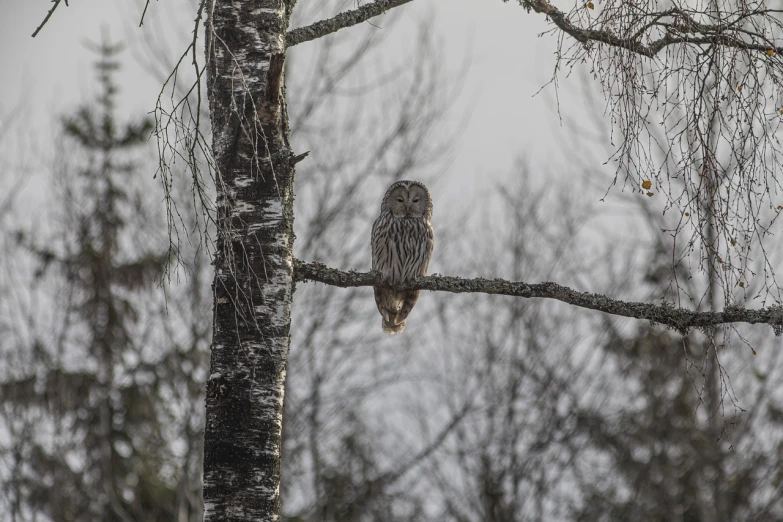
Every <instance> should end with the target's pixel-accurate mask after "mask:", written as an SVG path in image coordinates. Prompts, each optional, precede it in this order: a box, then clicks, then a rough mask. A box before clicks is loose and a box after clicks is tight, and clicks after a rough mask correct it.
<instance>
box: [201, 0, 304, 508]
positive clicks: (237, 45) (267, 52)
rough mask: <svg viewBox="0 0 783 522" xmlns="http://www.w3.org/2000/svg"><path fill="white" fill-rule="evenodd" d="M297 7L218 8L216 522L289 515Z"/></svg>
mask: <svg viewBox="0 0 783 522" xmlns="http://www.w3.org/2000/svg"><path fill="white" fill-rule="evenodd" d="M293 3H294V0H287V1H285V2H283V1H281V0H253V1H239V0H233V1H232V0H212V1H211V2H210V3H209V5H208V21H207V60H208V67H207V88H208V96H209V106H210V116H211V120H212V132H213V144H212V149H213V155H214V158H215V164H216V168H217V180H218V183H217V220H218V226H217V229H218V238H217V249H216V256H215V260H214V264H215V279H214V283H213V292H214V338H213V343H212V354H211V362H210V368H211V369H210V375H209V379H208V382H207V398H206V417H207V419H206V420H207V422H206V427H205V435H204V519H205V520H207V521H211V520H221V521H225V520H231V521H240V520H243V521H244V520H253V521H260V520H268V521H274V520H278V519H279V516H280V487H279V484H280V443H281V428H282V425H281V421H282V412H283V394H284V388H285V372H286V359H287V355H288V348H289V328H290V319H291V296H292V292H293V278H292V275H293V268H292V257H291V248H292V246H293V179H294V169H293V167H292V166H291V162H290V159H291V157H292V154H291V151H290V145H289V141H288V116H287V112H286V107H285V102H284V88H283V64H284V58H285V34H286V29H287V27H288V20H289V18H290V11H291V9H292V8H293Z"/></svg>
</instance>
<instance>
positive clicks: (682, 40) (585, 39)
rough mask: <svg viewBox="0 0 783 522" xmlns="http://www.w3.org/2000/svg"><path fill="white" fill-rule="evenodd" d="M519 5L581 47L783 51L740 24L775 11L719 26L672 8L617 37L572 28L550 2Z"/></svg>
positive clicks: (741, 15) (524, 0) (742, 14)
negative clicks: (687, 46)
mask: <svg viewBox="0 0 783 522" xmlns="http://www.w3.org/2000/svg"><path fill="white" fill-rule="evenodd" d="M504 1H508V0H504ZM519 4H520V5H522V6H523V7H525V8H526V9H527V10H528V11H530V10H532V11H535V12H536V13H541V14H545V15H547V16H548V17H549V19H550V20H552V23H554V24H555V25H556V26H557V27H559V28H560V29H561V30H562V31H564V32H566V33H568V34H569V35H571V36H572V37H573V38H574V39H576V40H577V41H579V42H581V43H582V44H589V43H590V42H598V43H604V44H607V45H610V46H613V47H619V48H622V49H626V50H628V51H631V52H634V53H637V54H640V55H642V56H647V57H650V58H652V57H653V56H655V55H656V54H658V53H659V52H660V51H661V50H662V49H664V48H665V47H668V46H670V45H674V44H694V45H723V46H726V47H731V48H734V49H741V50H752V51H759V52H762V53H764V52H768V51H774V52H776V53H779V52H783V48H781V47H780V46H776V45H775V44H774V42H773V41H772V40H771V39H770V38H768V37H767V36H765V35H764V34H761V33H759V32H757V31H756V30H755V28H749V27H747V26H746V25H744V24H743V23H742V22H744V21H745V20H748V19H751V18H753V17H759V18H763V17H766V16H770V15H772V14H774V13H779V12H780V11H779V10H776V9H761V8H758V9H755V10H753V11H750V12H748V11H747V10H742V11H737V12H736V13H728V14H729V15H730V16H731V17H730V18H728V19H725V20H719V21H718V23H715V24H702V23H698V22H697V21H696V20H695V19H694V18H695V17H696V16H699V14H700V13H699V12H698V11H696V10H692V11H687V10H684V9H681V8H679V7H672V8H670V9H666V10H664V11H659V12H650V13H645V16H644V17H642V16H639V17H638V19H636V20H634V22H635V25H636V26H635V27H632V29H635V30H634V31H628V34H629V36H619V35H618V34H616V33H614V32H612V31H609V30H606V29H603V28H602V29H590V28H584V27H579V26H577V25H575V24H574V23H572V21H571V20H570V19H569V15H567V14H566V13H564V12H563V11H561V10H560V9H558V8H557V7H555V6H553V5H552V4H551V3H550V2H549V0H519ZM590 5H592V4H590ZM590 9H592V7H591V8H590ZM653 31H657V34H659V35H660V36H659V37H658V38H651V35H652V34H655V33H653Z"/></svg>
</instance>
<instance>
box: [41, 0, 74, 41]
mask: <svg viewBox="0 0 783 522" xmlns="http://www.w3.org/2000/svg"><path fill="white" fill-rule="evenodd" d="M53 1H54V5H53V6H52V8H51V9H49V12H48V13H46V18H44V19H43V22H41V25H39V26H38V28H37V29H36V30H35V32H34V33H33V38H35V36H36V35H37V34H38V33H39V32H41V29H43V26H45V25H46V22H48V21H49V18H51V17H52V15H53V14H54V10H55V9H57V7H58V6H59V5H60V2H62V1H63V0H53ZM65 5H66V7H67V6H68V0H65Z"/></svg>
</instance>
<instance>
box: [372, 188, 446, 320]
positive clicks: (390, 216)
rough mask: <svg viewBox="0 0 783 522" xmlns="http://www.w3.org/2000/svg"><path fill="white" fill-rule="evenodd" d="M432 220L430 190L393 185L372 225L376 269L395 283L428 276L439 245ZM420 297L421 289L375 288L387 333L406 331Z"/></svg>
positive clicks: (384, 197)
mask: <svg viewBox="0 0 783 522" xmlns="http://www.w3.org/2000/svg"><path fill="white" fill-rule="evenodd" d="M430 219H432V199H431V198H430V193H429V191H428V190H427V187H425V186H424V185H423V184H422V183H420V182H418V181H398V182H396V183H394V184H392V186H390V187H389V188H388V190H387V191H386V194H385V195H384V196H383V202H382V203H381V215H380V216H378V219H376V220H375V223H373V225H372V269H373V270H377V271H378V272H380V273H381V275H383V277H384V279H387V280H389V281H391V283H392V284H401V283H404V282H406V281H410V280H412V279H415V278H416V277H418V276H421V275H426V273H427V266H428V265H429V264H430V257H431V256H432V247H433V245H434V243H435V234H434V233H433V231H432V225H430ZM418 298H419V291H418V290H407V291H404V292H395V291H394V290H392V289H390V288H380V287H375V304H377V305H378V311H379V312H381V318H382V321H381V326H382V327H383V331H384V333H387V334H389V335H398V334H401V333H402V331H403V330H405V318H407V317H408V314H409V313H411V309H412V308H413V305H415V304H416V300H417V299H418Z"/></svg>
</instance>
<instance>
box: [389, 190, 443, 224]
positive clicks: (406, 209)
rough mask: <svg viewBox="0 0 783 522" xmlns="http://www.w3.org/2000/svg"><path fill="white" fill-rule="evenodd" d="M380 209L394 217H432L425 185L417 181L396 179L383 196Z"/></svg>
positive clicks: (428, 194)
mask: <svg viewBox="0 0 783 522" xmlns="http://www.w3.org/2000/svg"><path fill="white" fill-rule="evenodd" d="M381 210H388V211H389V212H391V214H392V215H393V216H394V217H396V218H405V217H413V218H422V217H423V218H424V219H426V220H427V221H429V220H430V219H431V218H432V199H431V198H430V192H429V190H427V187H425V186H424V184H423V183H421V182H419V181H398V182H396V183H394V184H392V186H390V187H389V189H388V190H387V191H386V195H385V196H383V203H382V204H381Z"/></svg>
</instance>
